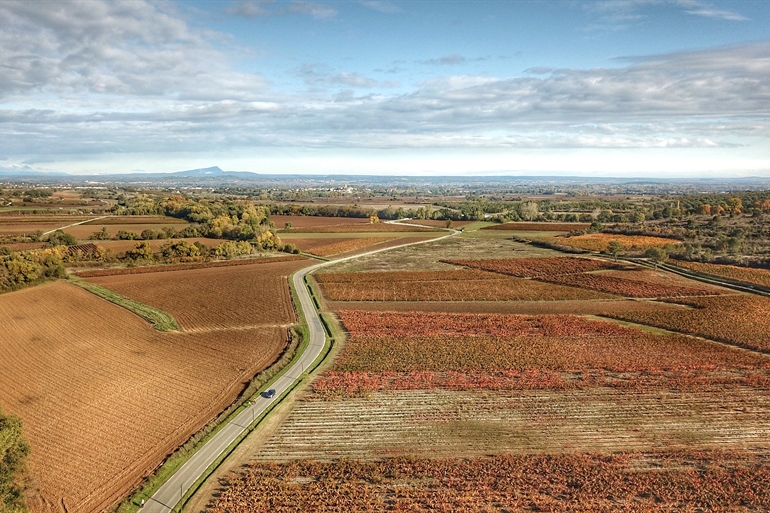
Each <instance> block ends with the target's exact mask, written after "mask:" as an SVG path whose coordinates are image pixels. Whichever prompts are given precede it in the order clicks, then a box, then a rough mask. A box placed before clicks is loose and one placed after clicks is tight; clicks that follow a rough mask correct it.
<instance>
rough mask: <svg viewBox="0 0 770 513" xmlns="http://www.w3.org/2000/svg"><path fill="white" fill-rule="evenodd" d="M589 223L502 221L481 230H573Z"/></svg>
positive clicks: (584, 226)
mask: <svg viewBox="0 0 770 513" xmlns="http://www.w3.org/2000/svg"><path fill="white" fill-rule="evenodd" d="M590 226H591V224H590V223H523V222H516V223H503V224H496V225H493V226H485V227H484V228H482V230H503V231H516V232H573V231H577V230H587V229H588V228H589V227H590Z"/></svg>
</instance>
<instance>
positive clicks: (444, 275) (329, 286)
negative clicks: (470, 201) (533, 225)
mask: <svg viewBox="0 0 770 513" xmlns="http://www.w3.org/2000/svg"><path fill="white" fill-rule="evenodd" d="M315 278H316V280H317V281H318V282H319V283H320V284H321V286H322V288H323V291H324V295H325V296H326V297H327V298H328V299H329V300H331V301H565V300H592V299H608V298H612V297H613V296H610V295H607V294H603V293H600V292H593V291H589V290H581V289H578V288H574V287H566V286H562V285H558V284H549V283H541V282H536V281H532V280H520V279H517V278H507V277H506V278H503V277H501V276H500V275H497V274H493V273H486V272H480V271H475V270H453V271H409V272H398V271H396V272H392V273H391V272H374V273H327V274H318V275H316V277H315Z"/></svg>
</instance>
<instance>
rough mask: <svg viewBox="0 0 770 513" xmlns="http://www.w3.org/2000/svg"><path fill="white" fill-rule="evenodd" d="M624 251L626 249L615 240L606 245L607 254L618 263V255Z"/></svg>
mask: <svg viewBox="0 0 770 513" xmlns="http://www.w3.org/2000/svg"><path fill="white" fill-rule="evenodd" d="M625 250H626V247H625V246H623V244H622V243H621V242H620V241H617V240H615V239H613V240H611V241H610V242H609V243H608V244H607V253H609V254H610V255H612V256H613V257H615V261H616V262H617V261H618V255H620V254H622V253H623V252H624V251H625Z"/></svg>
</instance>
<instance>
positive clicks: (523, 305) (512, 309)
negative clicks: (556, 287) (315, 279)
mask: <svg viewBox="0 0 770 513" xmlns="http://www.w3.org/2000/svg"><path fill="white" fill-rule="evenodd" d="M327 306H328V308H329V310H332V311H337V310H343V309H350V310H367V311H373V312H375V311H381V312H388V311H392V312H452V313H500V314H525V315H541V314H574V315H600V314H606V313H609V312H657V311H660V310H670V309H680V308H684V307H683V306H681V305H676V304H672V303H663V302H660V301H636V300H628V299H620V300H612V299H605V300H601V301H585V300H572V301H419V302H417V301H328V302H327Z"/></svg>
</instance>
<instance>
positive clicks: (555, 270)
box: [442, 257, 618, 278]
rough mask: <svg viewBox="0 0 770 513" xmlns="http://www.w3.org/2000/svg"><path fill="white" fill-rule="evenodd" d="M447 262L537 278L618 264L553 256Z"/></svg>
mask: <svg viewBox="0 0 770 513" xmlns="http://www.w3.org/2000/svg"><path fill="white" fill-rule="evenodd" d="M442 261H443V262H445V263H447V264H454V265H462V266H465V267H470V268H472V269H482V270H484V271H492V272H495V273H501V274H507V275H510V276H517V277H520V278H537V277H541V276H554V275H560V274H576V273H583V272H587V271H598V270H600V269H613V268H616V267H618V265H617V264H614V263H612V262H608V261H607V260H598V259H595V258H576V257H551V258H504V259H495V260H442Z"/></svg>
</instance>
